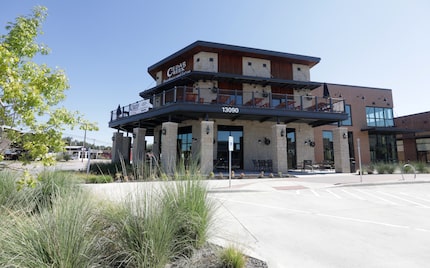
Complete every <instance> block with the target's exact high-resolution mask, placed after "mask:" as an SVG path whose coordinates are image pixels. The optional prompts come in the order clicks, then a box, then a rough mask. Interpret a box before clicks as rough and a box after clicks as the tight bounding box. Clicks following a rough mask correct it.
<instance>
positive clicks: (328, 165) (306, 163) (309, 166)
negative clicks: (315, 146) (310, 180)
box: [302, 160, 334, 172]
mask: <svg viewBox="0 0 430 268" xmlns="http://www.w3.org/2000/svg"><path fill="white" fill-rule="evenodd" d="M316 169H318V170H333V169H334V163H333V161H330V160H324V161H323V162H321V163H313V162H312V160H303V163H302V171H307V170H308V171H311V172H314V170H316Z"/></svg>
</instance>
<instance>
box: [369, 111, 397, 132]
mask: <svg viewBox="0 0 430 268" xmlns="http://www.w3.org/2000/svg"><path fill="white" fill-rule="evenodd" d="M366 119H367V126H369V127H392V126H394V119H393V109H392V108H382V107H366Z"/></svg>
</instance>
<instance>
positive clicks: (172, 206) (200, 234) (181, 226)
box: [162, 179, 214, 256]
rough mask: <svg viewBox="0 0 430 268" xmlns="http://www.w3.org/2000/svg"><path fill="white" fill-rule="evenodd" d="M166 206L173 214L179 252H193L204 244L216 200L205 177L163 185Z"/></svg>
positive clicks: (164, 204)
mask: <svg viewBox="0 0 430 268" xmlns="http://www.w3.org/2000/svg"><path fill="white" fill-rule="evenodd" d="M162 208H163V209H165V210H167V211H168V213H169V214H170V215H171V216H172V219H171V221H172V222H173V223H174V225H175V227H176V229H175V233H174V235H175V245H174V249H175V251H176V253H175V254H176V255H185V256H189V255H190V254H191V252H192V250H193V249H195V248H199V247H201V246H202V245H203V244H204V243H205V242H206V241H207V237H208V230H209V227H210V223H211V220H212V216H213V209H214V206H213V203H211V202H210V201H209V200H208V198H207V189H206V187H205V186H204V185H203V182H202V181H201V180H195V179H189V180H185V181H177V182H175V183H173V184H166V186H165V187H164V188H163V200H162Z"/></svg>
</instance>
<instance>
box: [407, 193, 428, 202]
mask: <svg viewBox="0 0 430 268" xmlns="http://www.w3.org/2000/svg"><path fill="white" fill-rule="evenodd" d="M400 194H402V195H406V196H409V197H412V198H415V199H418V200H421V201H426V202H430V199H425V198H422V197H418V196H414V195H410V194H407V193H400Z"/></svg>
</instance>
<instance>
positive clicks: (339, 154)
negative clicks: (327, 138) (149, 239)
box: [333, 127, 351, 173]
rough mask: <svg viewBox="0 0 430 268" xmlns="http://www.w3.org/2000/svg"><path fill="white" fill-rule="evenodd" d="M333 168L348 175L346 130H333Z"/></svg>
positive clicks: (339, 128)
mask: <svg viewBox="0 0 430 268" xmlns="http://www.w3.org/2000/svg"><path fill="white" fill-rule="evenodd" d="M333 150H334V168H335V171H336V172H339V173H350V172H351V169H350V164H349V145H348V129H347V128H346V127H338V128H335V129H333Z"/></svg>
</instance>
